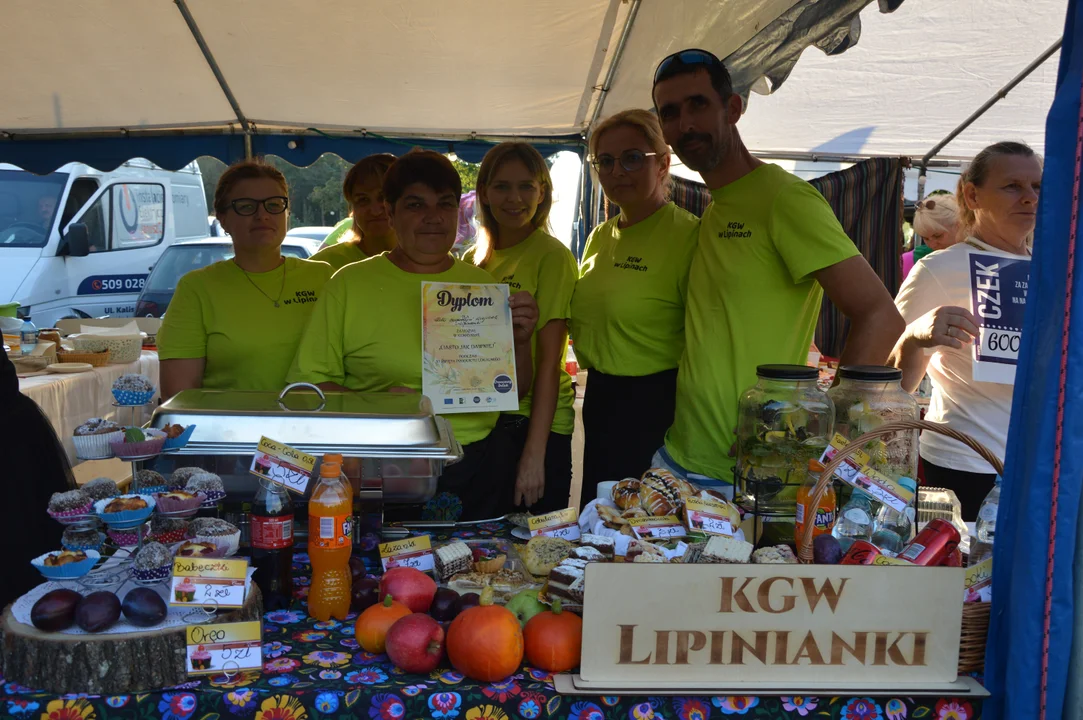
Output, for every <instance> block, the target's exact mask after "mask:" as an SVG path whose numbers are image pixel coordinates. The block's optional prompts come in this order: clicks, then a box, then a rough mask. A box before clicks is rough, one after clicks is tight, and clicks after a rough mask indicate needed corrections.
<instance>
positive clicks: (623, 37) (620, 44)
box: [587, 0, 640, 128]
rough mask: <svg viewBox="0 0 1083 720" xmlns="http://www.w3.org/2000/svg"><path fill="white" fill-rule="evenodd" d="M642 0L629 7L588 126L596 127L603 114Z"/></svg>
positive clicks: (633, 2) (635, 1) (637, 0)
mask: <svg viewBox="0 0 1083 720" xmlns="http://www.w3.org/2000/svg"><path fill="white" fill-rule="evenodd" d="M639 3H640V0H632V6H631V7H630V8H628V17H627V18H626V19H625V21H624V29H623V30H621V33H620V40H618V41H617V48H616V49H615V50H614V51H613V62H611V63H609V69H607V70H606V72H605V80H603V81H602V86H601V87H600V88H598V90H599V92H598V102H597V103H595V105H594V112H593V113H591V116H590V125H588V126H587V127H588V128H590V127H594V123H596V122H597V121H598V118H599V117H601V115H602V106H603V105H605V97H606V95H608V94H609V89H610V87H612V85H613V79H614V78H615V77H616V76H617V68H619V67H620V61H621V58H622V57H624V49H625V47H627V46H628V38H629V37H631V35H632V26H633V25H634V24H635V21H636V15H638V14H639Z"/></svg>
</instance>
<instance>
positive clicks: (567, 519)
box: [527, 507, 580, 542]
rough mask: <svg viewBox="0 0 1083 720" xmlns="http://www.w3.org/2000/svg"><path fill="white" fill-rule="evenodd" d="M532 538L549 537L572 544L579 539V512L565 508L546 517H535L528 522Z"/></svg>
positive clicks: (571, 508) (547, 514)
mask: <svg viewBox="0 0 1083 720" xmlns="http://www.w3.org/2000/svg"><path fill="white" fill-rule="evenodd" d="M527 523H528V525H529V526H530V536H531V537H535V536H537V535H548V536H549V537H555V538H561V539H562V540H570V541H572V542H574V541H576V540H578V539H579V537H580V534H579V511H578V510H576V509H575V508H573V507H570V508H564V509H563V510H557V511H555V512H551V513H546V514H545V515H535V516H534V517H532V518H530V519H529V520H528V521H527Z"/></svg>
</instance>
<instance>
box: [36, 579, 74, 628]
mask: <svg viewBox="0 0 1083 720" xmlns="http://www.w3.org/2000/svg"><path fill="white" fill-rule="evenodd" d="M82 599H83V596H82V595H80V594H79V593H77V592H75V591H74V590H63V589H61V590H52V591H50V592H47V593H45V594H44V595H42V596H41V597H40V598H39V599H38V601H37V602H36V603H34V607H32V608H31V609H30V622H32V623H33V624H34V627H36V628H37V629H38V630H42V631H44V632H59V631H61V630H67V629H68V628H70V627H71V626H72V624H73V623H75V608H76V607H78V606H79V601H80V600H82Z"/></svg>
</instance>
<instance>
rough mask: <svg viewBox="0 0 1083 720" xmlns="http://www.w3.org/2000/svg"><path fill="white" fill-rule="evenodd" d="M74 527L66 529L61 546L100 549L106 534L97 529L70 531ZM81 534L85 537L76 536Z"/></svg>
mask: <svg viewBox="0 0 1083 720" xmlns="http://www.w3.org/2000/svg"><path fill="white" fill-rule="evenodd" d="M72 529H74V528H68V530H65V531H64V535H63V537H61V538H60V547H62V548H64V549H65V550H97V551H100V550H101V548H102V544H103V543H104V542H105V534H104V533H102V532H99V531H97V530H87V531H85V532H83V531H80V532H79V533H70V532H69V531H70V530H72ZM79 534H81V535H82V536H83V537H81V538H79V537H75V536H76V535H79Z"/></svg>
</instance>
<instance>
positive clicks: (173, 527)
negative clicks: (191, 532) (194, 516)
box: [150, 515, 188, 545]
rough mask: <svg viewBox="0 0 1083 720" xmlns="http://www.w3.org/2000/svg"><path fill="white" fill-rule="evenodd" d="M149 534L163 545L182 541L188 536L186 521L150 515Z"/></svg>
mask: <svg viewBox="0 0 1083 720" xmlns="http://www.w3.org/2000/svg"><path fill="white" fill-rule="evenodd" d="M150 536H151V537H152V538H153V539H154V540H156V541H157V542H160V543H162V544H164V545H171V544H172V543H179V542H184V539H185V538H186V537H188V521H187V520H177V519H174V518H168V517H163V516H162V515H152V516H151V518H150Z"/></svg>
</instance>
